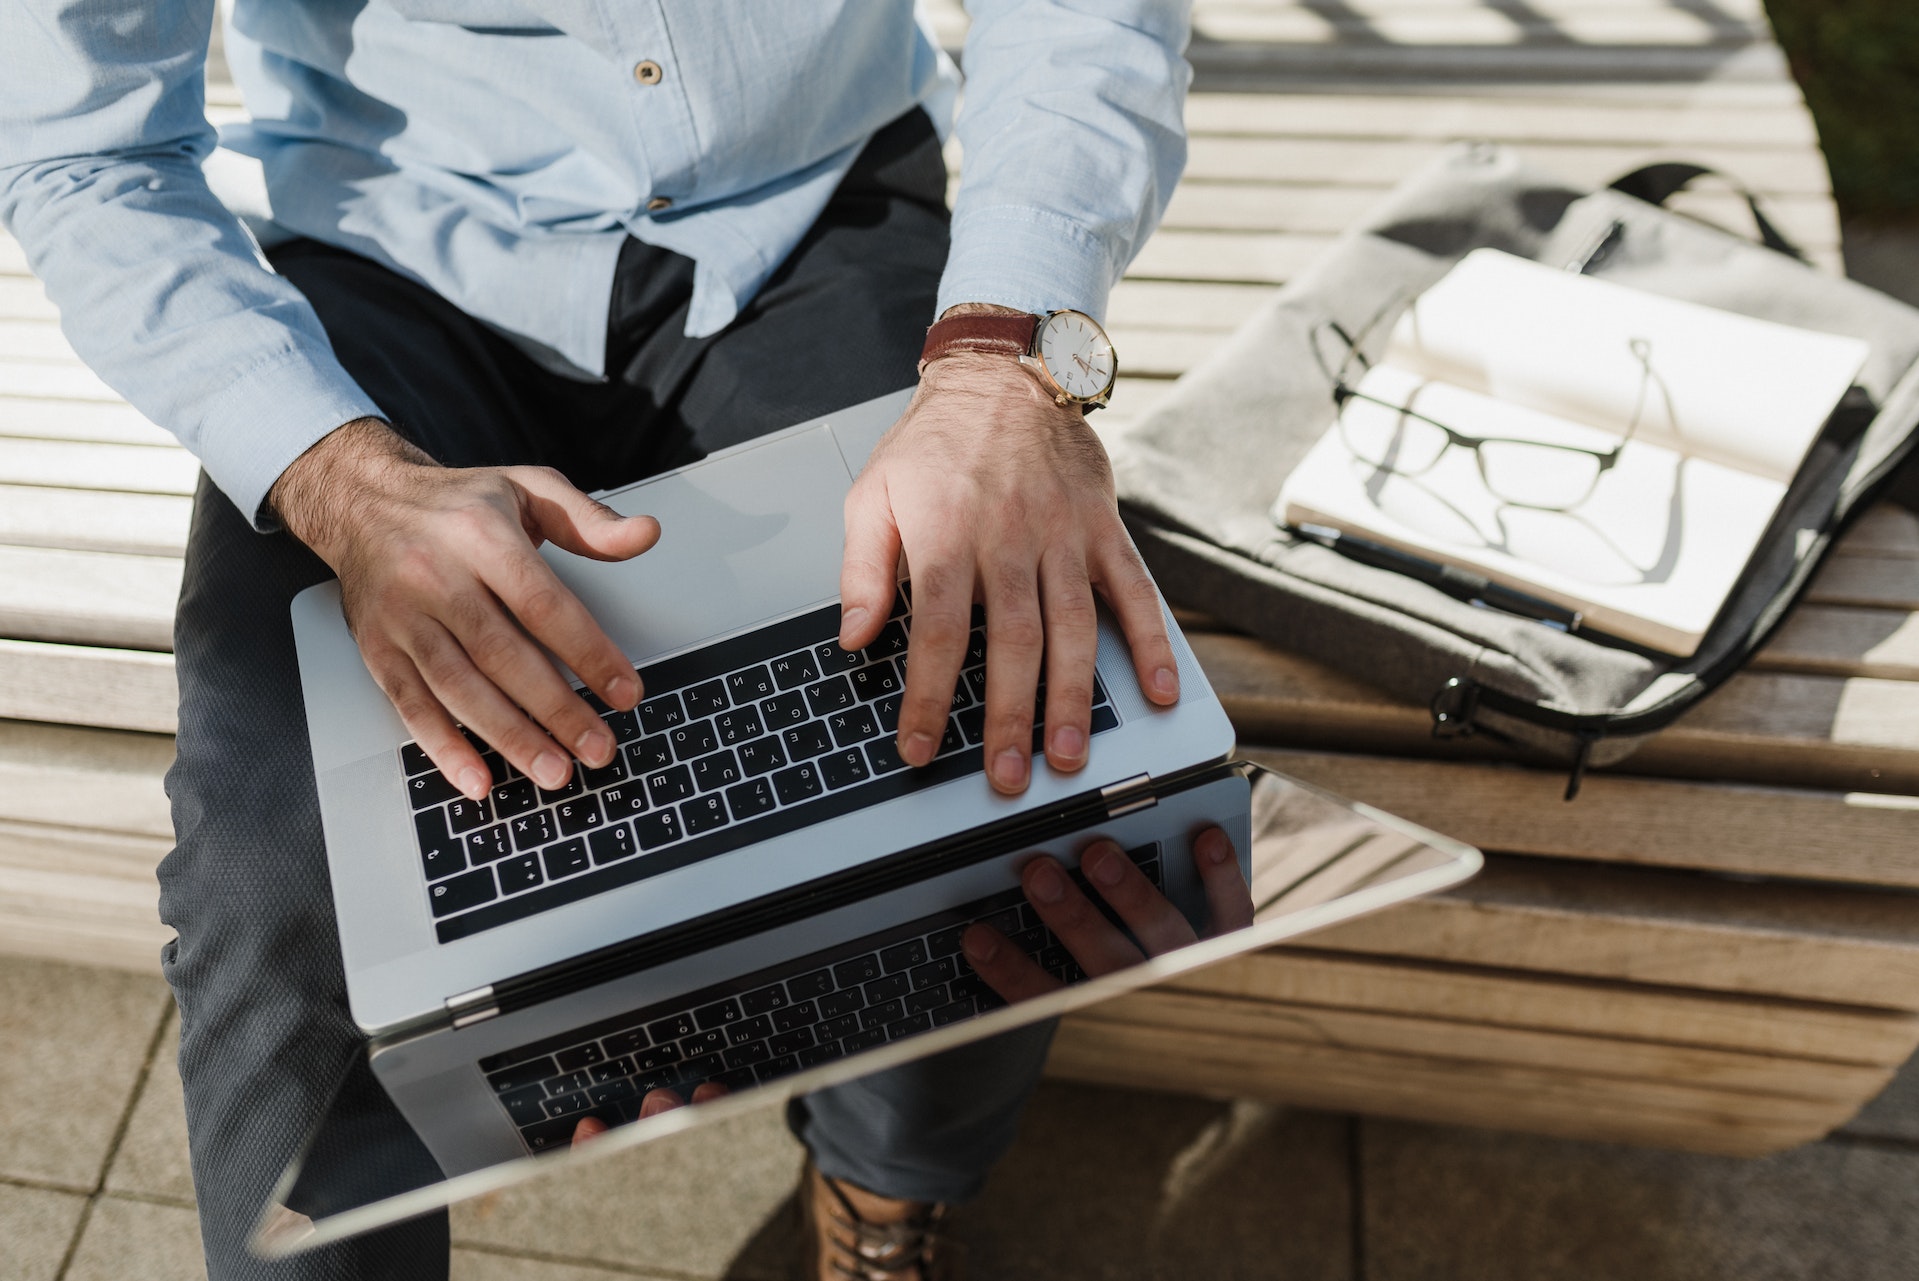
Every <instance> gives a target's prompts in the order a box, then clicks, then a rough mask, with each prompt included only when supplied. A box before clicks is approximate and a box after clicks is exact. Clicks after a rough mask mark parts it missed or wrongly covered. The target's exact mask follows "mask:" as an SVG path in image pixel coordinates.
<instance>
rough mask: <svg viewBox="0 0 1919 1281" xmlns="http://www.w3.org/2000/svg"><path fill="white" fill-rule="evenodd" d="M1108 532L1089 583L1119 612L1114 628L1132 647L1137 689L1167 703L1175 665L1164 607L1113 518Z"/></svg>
mask: <svg viewBox="0 0 1919 1281" xmlns="http://www.w3.org/2000/svg"><path fill="white" fill-rule="evenodd" d="M1113 520H1114V524H1115V529H1114V536H1113V537H1112V538H1110V539H1109V540H1108V541H1107V544H1106V548H1105V551H1104V553H1103V554H1102V555H1101V557H1100V558H1099V560H1098V562H1097V563H1096V564H1095V565H1094V572H1095V573H1096V575H1097V577H1096V578H1095V579H1094V582H1093V585H1094V586H1095V587H1097V588H1099V592H1100V595H1102V596H1104V597H1105V598H1106V603H1107V604H1108V605H1111V606H1112V607H1113V613H1114V614H1116V615H1118V616H1119V626H1120V630H1121V631H1123V632H1124V633H1125V634H1126V644H1127V646H1128V647H1129V648H1130V649H1131V650H1132V651H1133V671H1134V672H1135V673H1136V674H1137V675H1138V677H1139V688H1140V692H1141V693H1143V694H1145V695H1146V697H1148V698H1150V699H1151V700H1153V702H1155V703H1158V704H1159V705H1160V706H1162V707H1165V706H1169V705H1171V704H1172V703H1174V702H1177V701H1178V699H1179V664H1178V663H1177V662H1176V661H1174V658H1173V642H1172V639H1171V638H1170V637H1168V636H1167V634H1166V611H1165V609H1164V608H1163V607H1162V606H1161V604H1160V600H1159V589H1158V588H1157V587H1155V586H1154V585H1153V578H1152V575H1150V574H1148V573H1147V572H1146V565H1145V562H1143V561H1141V560H1140V558H1139V552H1138V551H1136V550H1134V548H1133V540H1132V539H1130V538H1128V537H1127V536H1126V530H1125V528H1124V527H1123V526H1120V525H1119V524H1118V520H1119V518H1118V517H1117V516H1115V517H1114V518H1113Z"/></svg>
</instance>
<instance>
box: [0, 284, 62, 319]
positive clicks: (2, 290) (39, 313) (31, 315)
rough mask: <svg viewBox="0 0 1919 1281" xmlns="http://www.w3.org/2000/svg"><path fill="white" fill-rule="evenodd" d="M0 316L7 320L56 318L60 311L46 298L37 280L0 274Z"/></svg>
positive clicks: (45, 293) (44, 291)
mask: <svg viewBox="0 0 1919 1281" xmlns="http://www.w3.org/2000/svg"><path fill="white" fill-rule="evenodd" d="M0 316H4V317H6V318H7V319H9V320H21V319H26V320H57V319H59V317H60V312H59V310H58V309H57V308H55V307H54V305H53V304H52V303H51V302H49V301H48V300H47V292H46V290H44V289H42V288H41V287H40V282H39V281H37V280H32V279H29V278H27V277H25V276H0Z"/></svg>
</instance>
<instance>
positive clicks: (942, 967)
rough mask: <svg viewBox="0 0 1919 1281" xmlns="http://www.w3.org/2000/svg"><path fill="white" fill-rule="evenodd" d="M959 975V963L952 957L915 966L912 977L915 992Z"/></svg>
mask: <svg viewBox="0 0 1919 1281" xmlns="http://www.w3.org/2000/svg"><path fill="white" fill-rule="evenodd" d="M958 973H959V962H958V961H955V960H954V959H953V958H952V957H950V956H942V957H940V958H939V959H938V960H937V961H928V962H927V963H926V964H925V965H920V966H915V967H914V969H913V972H912V975H911V978H912V980H913V990H914V991H915V992H918V991H920V990H922V989H924V988H929V987H933V986H934V985H936V984H939V983H944V982H946V981H947V980H948V979H951V978H953V977H954V976H956V975H957V974H958Z"/></svg>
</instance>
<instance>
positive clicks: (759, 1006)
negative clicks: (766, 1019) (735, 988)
mask: <svg viewBox="0 0 1919 1281" xmlns="http://www.w3.org/2000/svg"><path fill="white" fill-rule="evenodd" d="M785 1006H786V989H785V988H783V987H781V986H780V985H779V984H778V983H773V984H769V985H768V986H766V987H762V988H755V989H754V990H753V991H751V992H748V993H746V995H744V996H742V997H741V998H740V1008H741V1009H742V1010H744V1011H746V1013H748V1014H765V1013H767V1012H768V1011H771V1010H777V1009H783V1008H785ZM772 1030H773V1029H772V1024H770V1023H769V1024H768V1025H767V1032H766V1033H765V1034H766V1035H770V1034H771V1032H772Z"/></svg>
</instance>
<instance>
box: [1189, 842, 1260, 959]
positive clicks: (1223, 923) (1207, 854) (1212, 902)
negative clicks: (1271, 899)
mask: <svg viewBox="0 0 1919 1281" xmlns="http://www.w3.org/2000/svg"><path fill="white" fill-rule="evenodd" d="M1193 867H1194V869H1195V870H1197V871H1198V872H1199V881H1200V884H1201V885H1204V886H1205V887H1206V907H1207V913H1208V916H1209V918H1210V919H1211V922H1212V924H1211V925H1210V926H1209V927H1208V929H1207V931H1206V932H1207V933H1208V934H1210V935H1219V934H1230V933H1232V932H1233V931H1234V930H1243V929H1246V928H1248V927H1249V926H1251V925H1252V923H1253V891H1252V889H1251V888H1250V887H1248V885H1247V884H1246V873H1245V871H1244V870H1242V869H1241V867H1240V865H1239V859H1237V858H1236V857H1234V852H1233V842H1232V840H1231V838H1229V837H1228V836H1227V835H1226V833H1225V832H1223V831H1221V830H1220V829H1219V828H1217V827H1209V828H1207V829H1206V830H1204V831H1203V832H1201V833H1200V834H1199V835H1198V836H1196V837H1194V838H1193Z"/></svg>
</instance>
